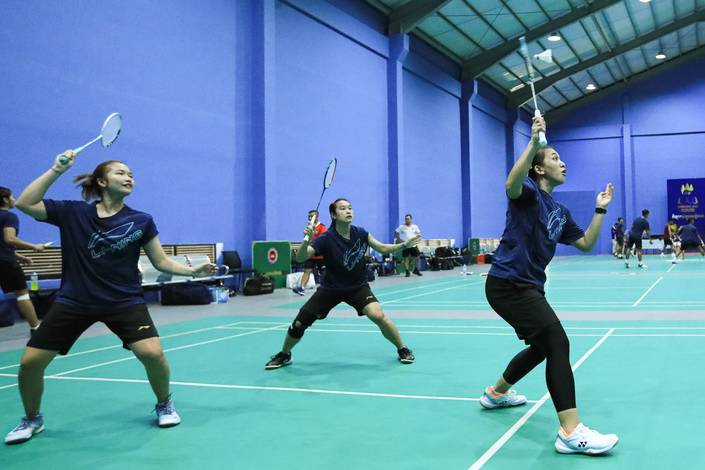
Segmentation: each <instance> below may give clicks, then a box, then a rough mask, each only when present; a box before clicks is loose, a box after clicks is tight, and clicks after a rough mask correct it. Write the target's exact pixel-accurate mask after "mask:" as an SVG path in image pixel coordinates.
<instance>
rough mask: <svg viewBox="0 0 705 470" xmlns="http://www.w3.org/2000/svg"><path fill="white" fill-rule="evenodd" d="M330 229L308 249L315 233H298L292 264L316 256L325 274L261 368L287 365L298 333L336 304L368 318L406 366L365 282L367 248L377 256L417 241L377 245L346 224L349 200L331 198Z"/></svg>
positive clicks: (401, 347)
mask: <svg viewBox="0 0 705 470" xmlns="http://www.w3.org/2000/svg"><path fill="white" fill-rule="evenodd" d="M328 212H329V213H330V217H331V219H332V220H331V228H330V230H328V231H327V232H325V233H323V234H321V235H320V236H319V237H317V238H316V239H315V240H313V241H312V242H311V244H310V245H309V243H308V239H309V237H311V236H312V235H313V233H314V231H315V228H313V227H310V226H307V227H306V230H305V231H304V232H305V233H306V234H307V235H308V237H307V238H305V239H304V241H303V243H302V244H301V248H299V251H298V252H297V253H296V261H298V262H299V263H303V262H304V261H306V260H307V259H309V258H311V257H312V256H317V255H321V256H323V259H325V260H326V271H325V274H324V275H323V279H322V280H321V287H319V288H318V290H316V293H315V294H313V296H311V298H310V299H309V300H308V302H306V304H304V306H303V307H301V310H299V313H298V315H297V316H296V318H295V319H294V321H293V322H292V324H291V326H290V327H289V331H287V333H286V336H285V337H284V344H283V346H282V350H281V351H280V352H278V353H277V354H275V355H274V356H272V357H271V359H270V360H269V362H267V364H265V369H267V370H272V369H279V368H280V367H283V366H287V365H289V364H290V363H291V350H292V349H293V348H294V346H296V344H297V343H298V342H299V341H300V340H301V337H302V336H303V335H304V332H305V331H306V329H307V328H308V327H310V326H311V325H312V324H313V323H314V322H315V321H316V320H323V319H324V318H326V317H327V316H328V313H329V312H330V311H331V310H332V309H333V307H335V306H336V305H338V304H339V303H341V302H345V303H346V304H348V305H350V306H351V307H353V308H354V309H355V310H356V311H357V315H358V316H366V317H367V318H369V319H370V321H372V322H373V323H374V324H375V325H377V327H378V328H379V330H380V331H381V332H382V335H383V336H384V337H385V338H386V339H387V341H389V342H390V343H392V344H393V345H394V346H395V347H396V349H397V355H398V356H399V362H401V363H402V364H411V363H413V362H414V359H415V358H414V354H413V353H412V352H411V350H410V349H409V348H407V347H406V345H405V344H404V342H403V341H402V339H401V335H400V334H399V330H398V329H397V327H396V325H394V322H392V320H391V318H389V317H388V316H386V315H385V314H384V312H383V311H382V306H381V305H380V303H379V301H378V300H377V298H375V296H374V294H373V293H372V290H371V289H370V286H369V284H368V283H367V263H366V262H365V254H366V253H367V248H368V247H372V249H374V250H375V251H378V252H380V253H383V254H387V253H392V252H394V251H398V250H401V249H404V248H408V247H410V246H414V245H416V243H417V242H418V241H419V239H420V236H418V235H417V236H416V237H414V238H411V239H409V240H407V241H405V242H403V243H396V244H387V243H382V242H380V241H378V240H377V239H376V238H375V237H373V236H372V234H371V233H369V232H368V231H367V230H365V229H364V228H362V227H357V226H355V225H352V220H353V209H352V204H350V201H348V200H347V199H344V198H340V199H336V200H335V201H333V203H331V205H330V206H329V207H328Z"/></svg>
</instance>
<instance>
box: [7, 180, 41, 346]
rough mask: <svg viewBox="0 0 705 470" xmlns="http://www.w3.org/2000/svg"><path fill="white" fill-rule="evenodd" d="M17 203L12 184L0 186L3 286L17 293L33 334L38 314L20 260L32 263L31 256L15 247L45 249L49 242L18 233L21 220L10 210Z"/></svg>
mask: <svg viewBox="0 0 705 470" xmlns="http://www.w3.org/2000/svg"><path fill="white" fill-rule="evenodd" d="M13 207H15V198H14V197H13V196H12V191H10V189H9V188H5V187H0V230H2V233H1V234H0V288H2V291H3V292H5V293H6V294H7V293H10V292H11V293H14V294H15V298H16V299H17V310H19V312H20V315H22V317H24V319H25V320H27V323H29V332H30V334H31V335H33V334H34V332H35V331H36V330H37V328H39V318H37V312H36V311H35V310H34V305H33V304H32V300H31V299H30V298H29V290H28V289H27V280H26V276H25V274H24V271H23V270H22V266H21V264H24V265H26V266H31V264H32V260H31V259H30V258H28V257H26V256H24V255H21V254H19V253H17V252H15V250H16V249H24V250H34V251H37V252H41V251H44V250H45V249H46V247H47V246H49V244H48V243H44V244H38V243H29V242H26V241H24V240H22V239H20V238H19V237H18V235H19V234H20V220H19V219H18V218H17V215H15V214H14V213H12V212H11V209H12V208H13Z"/></svg>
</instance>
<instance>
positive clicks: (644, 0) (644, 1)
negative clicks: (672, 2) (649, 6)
mask: <svg viewBox="0 0 705 470" xmlns="http://www.w3.org/2000/svg"><path fill="white" fill-rule="evenodd" d="M639 1H640V2H641V3H649V2H651V0H639Z"/></svg>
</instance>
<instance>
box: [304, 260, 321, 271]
mask: <svg viewBox="0 0 705 470" xmlns="http://www.w3.org/2000/svg"><path fill="white" fill-rule="evenodd" d="M322 267H323V260H322V259H311V258H309V259H307V260H306V261H304V269H311V270H313V269H315V268H318V269H321V268H322Z"/></svg>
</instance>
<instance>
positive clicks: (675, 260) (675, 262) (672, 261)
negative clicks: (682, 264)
mask: <svg viewBox="0 0 705 470" xmlns="http://www.w3.org/2000/svg"><path fill="white" fill-rule="evenodd" d="M678 263H679V261H678V260H677V259H675V258H674V259H672V260H671V264H678Z"/></svg>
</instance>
